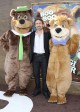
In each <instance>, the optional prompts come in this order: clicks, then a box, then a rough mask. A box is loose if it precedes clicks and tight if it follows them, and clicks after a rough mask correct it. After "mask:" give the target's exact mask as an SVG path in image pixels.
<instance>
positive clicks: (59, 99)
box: [57, 97, 67, 104]
mask: <svg viewBox="0 0 80 112" xmlns="http://www.w3.org/2000/svg"><path fill="white" fill-rule="evenodd" d="M65 103H67V101H66V97H58V101H57V104H65Z"/></svg>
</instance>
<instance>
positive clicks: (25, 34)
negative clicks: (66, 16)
mask: <svg viewBox="0 0 80 112" xmlns="http://www.w3.org/2000/svg"><path fill="white" fill-rule="evenodd" d="M11 31H12V32H13V33H14V34H15V35H19V36H20V35H22V36H24V37H26V36H28V35H30V34H31V32H28V33H24V34H20V33H18V32H16V31H15V30H13V29H12V30H11Z"/></svg>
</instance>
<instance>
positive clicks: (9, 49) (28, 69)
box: [0, 9, 32, 96]
mask: <svg viewBox="0 0 80 112" xmlns="http://www.w3.org/2000/svg"><path fill="white" fill-rule="evenodd" d="M10 16H11V17H12V20H11V25H12V29H13V30H15V31H16V32H17V33H19V34H25V33H28V32H30V30H31V28H32V12H31V10H29V11H25V12H24V11H23V12H16V11H15V10H14V9H13V10H11V12H10ZM25 16H27V18H25ZM20 21H22V22H23V23H21V22H20ZM19 39H20V36H19V35H16V34H14V33H13V32H12V31H11V30H9V31H7V32H5V33H4V34H3V35H2V36H1V37H0V45H1V46H2V47H3V49H4V50H5V51H6V58H5V66H4V68H5V73H6V75H5V81H6V83H7V85H8V90H7V91H6V92H5V93H4V95H6V96H12V95H13V94H14V92H15V90H16V87H17V85H18V83H19V87H20V94H23V95H26V94H27V93H26V92H27V91H26V86H27V84H28V82H29V79H30V77H31V74H32V66H31V64H30V60H29V50H30V36H29V35H28V36H25V37H23V38H22V40H23V60H21V61H20V60H18V50H19V49H18V46H19Z"/></svg>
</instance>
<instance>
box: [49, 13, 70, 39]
mask: <svg viewBox="0 0 80 112" xmlns="http://www.w3.org/2000/svg"><path fill="white" fill-rule="evenodd" d="M49 24H50V32H51V35H52V38H54V39H56V40H58V41H61V40H65V39H66V38H69V36H70V30H71V25H72V19H71V18H68V17H67V16H64V15H60V16H56V17H55V19H53V20H51V21H50V22H49Z"/></svg>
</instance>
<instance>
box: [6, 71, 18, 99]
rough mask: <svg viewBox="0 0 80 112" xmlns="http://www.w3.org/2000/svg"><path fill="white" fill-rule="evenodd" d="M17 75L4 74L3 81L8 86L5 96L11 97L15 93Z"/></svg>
mask: <svg viewBox="0 0 80 112" xmlns="http://www.w3.org/2000/svg"><path fill="white" fill-rule="evenodd" d="M17 80H18V75H17V74H13V73H11V74H6V76H5V81H6V83H7V85H8V90H7V91H6V92H5V93H4V95H5V96H9V97H10V96H12V95H13V94H14V93H15V90H16V85H17Z"/></svg>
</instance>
